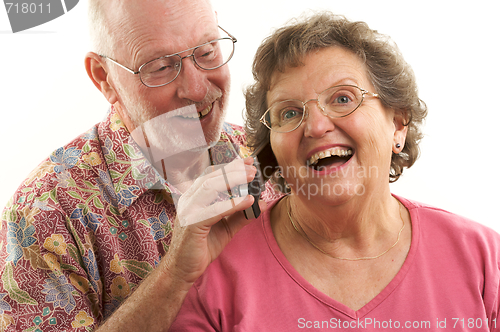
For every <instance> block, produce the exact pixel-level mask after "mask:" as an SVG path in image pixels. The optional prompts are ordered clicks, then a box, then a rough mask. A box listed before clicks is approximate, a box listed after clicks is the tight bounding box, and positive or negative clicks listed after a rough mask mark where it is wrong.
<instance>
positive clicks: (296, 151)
mask: <svg viewBox="0 0 500 332" xmlns="http://www.w3.org/2000/svg"><path fill="white" fill-rule="evenodd" d="M303 64H304V65H303V66H299V67H294V68H290V67H289V68H287V69H286V70H285V71H284V72H276V73H275V74H274V75H273V77H272V84H271V88H270V90H269V91H268V93H267V102H268V105H272V104H273V103H275V102H278V101H283V100H286V99H297V100H301V101H306V100H310V99H316V98H318V94H319V93H321V92H322V91H324V90H325V89H327V88H329V87H332V86H336V85H355V86H358V87H360V88H362V89H365V90H368V91H370V92H373V93H375V89H374V87H373V85H372V84H371V83H370V80H369V79H368V74H367V70H366V67H365V65H364V64H363V63H362V62H361V60H360V59H359V58H358V57H357V56H356V55H355V54H353V53H352V52H350V51H349V50H346V49H344V48H342V47H329V48H325V49H321V50H319V51H313V52H311V53H310V54H308V55H307V56H306V57H305V59H304V60H303ZM306 107H307V113H308V117H307V118H306V119H304V121H303V122H302V123H301V125H300V126H299V127H298V128H297V129H295V130H294V131H291V132H288V133H275V132H271V147H272V149H273V152H274V155H275V156H276V159H277V161H278V164H279V165H280V166H281V167H282V169H283V172H282V173H283V177H284V178H285V180H286V181H287V183H288V184H289V185H290V186H291V188H292V191H293V193H294V194H296V195H299V196H305V197H306V198H307V199H309V198H312V197H315V198H316V199H321V200H326V201H327V202H328V203H330V204H342V202H345V201H346V200H349V199H351V198H353V197H356V196H358V197H359V196H360V195H365V194H370V193H372V194H376V193H377V192H380V191H381V190H388V189H389V170H390V163H391V156H392V152H393V150H394V151H396V150H395V149H396V148H395V145H396V143H400V144H401V146H404V137H405V136H406V127H404V126H402V124H401V121H399V117H395V113H394V111H393V110H392V109H388V108H385V107H384V106H383V105H382V103H381V101H380V100H379V99H378V98H377V97H373V96H371V95H369V94H367V95H366V96H365V98H364V100H363V102H362V104H361V105H360V106H359V108H358V109H357V110H356V111H355V112H354V113H352V114H350V115H349V116H347V117H344V118H330V117H327V116H325V115H324V114H323V113H322V111H321V110H320V108H319V107H318V104H317V103H316V102H315V101H310V102H308V103H307V105H306ZM329 155H332V156H330V157H329ZM318 158H319V159H318ZM316 159H318V162H317V163H316V165H315V166H311V163H313V164H314V162H315V160H316ZM327 202H325V203H327Z"/></svg>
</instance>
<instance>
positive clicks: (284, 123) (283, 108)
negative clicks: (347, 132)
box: [264, 85, 363, 132]
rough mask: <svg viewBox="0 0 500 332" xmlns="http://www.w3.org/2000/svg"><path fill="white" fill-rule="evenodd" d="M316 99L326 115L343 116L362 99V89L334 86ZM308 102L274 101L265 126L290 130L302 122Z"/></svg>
mask: <svg viewBox="0 0 500 332" xmlns="http://www.w3.org/2000/svg"><path fill="white" fill-rule="evenodd" d="M310 101H315V100H310ZM310 101H308V102H310ZM317 101H318V102H319V106H320V108H321V109H322V110H323V113H325V114H326V115H328V116H331V117H343V116H347V115H349V114H351V113H352V112H354V111H355V110H356V109H357V108H358V107H359V105H360V104H361V102H362V101H363V91H362V90H361V89H360V88H358V87H356V86H353V85H341V86H335V87H332V88H329V89H326V90H325V91H323V92H321V93H320V94H319V95H318V99H317ZM308 102H306V103H303V102H301V101H300V100H294V99H292V100H285V101H281V102H278V103H275V104H273V105H272V106H271V107H270V108H269V109H268V110H267V114H266V115H265V117H264V120H265V122H266V124H267V126H268V127H270V128H271V129H272V130H274V131H276V132H288V131H292V130H294V129H296V128H297V127H298V126H299V125H300V124H301V123H302V120H303V118H304V116H305V107H306V106H305V104H307V103H308Z"/></svg>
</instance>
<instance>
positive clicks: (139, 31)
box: [108, 0, 230, 144]
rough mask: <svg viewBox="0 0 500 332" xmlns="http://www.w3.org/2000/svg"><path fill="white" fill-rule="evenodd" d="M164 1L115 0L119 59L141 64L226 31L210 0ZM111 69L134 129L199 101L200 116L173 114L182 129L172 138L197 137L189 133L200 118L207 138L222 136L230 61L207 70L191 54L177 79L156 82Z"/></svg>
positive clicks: (171, 125) (125, 114)
mask: <svg viewBox="0 0 500 332" xmlns="http://www.w3.org/2000/svg"><path fill="white" fill-rule="evenodd" d="M162 2H163V1H150V0H131V1H123V2H114V1H113V5H111V4H110V5H111V6H113V7H111V8H112V10H113V12H114V13H113V14H110V16H111V27H112V28H111V33H112V34H113V36H114V41H115V42H114V44H115V48H114V54H113V56H114V58H115V60H117V61H118V62H120V63H121V64H123V65H125V66H127V67H129V68H131V69H133V70H138V68H139V67H140V66H141V65H142V64H144V63H146V62H147V61H150V60H153V59H156V58H158V57H161V56H164V55H170V54H174V53H179V52H181V51H183V50H186V49H189V48H192V47H195V46H198V45H201V44H203V43H206V42H208V41H211V40H214V39H217V38H219V37H220V30H219V29H218V27H217V22H216V17H215V13H214V12H213V11H212V9H211V7H210V5H209V4H208V3H206V1H205V0H194V1H183V0H180V1H179V0H169V1H168V4H165V3H162ZM191 52H192V51H188V52H184V53H181V54H180V55H181V56H186V55H190V54H191ZM108 69H109V73H110V74H109V80H110V81H111V84H112V86H113V87H114V88H115V91H116V92H117V99H118V102H117V104H115V105H116V107H117V109H118V112H119V113H120V115H121V116H122V118H123V120H124V122H125V124H126V125H127V128H128V130H129V131H130V132H132V131H133V130H134V129H135V128H137V127H139V126H141V125H142V124H144V123H145V122H147V121H148V120H151V119H153V118H156V117H158V116H159V115H162V114H166V113H167V112H171V111H175V110H179V109H181V108H183V109H186V106H189V105H194V107H196V111H197V112H198V113H200V115H201V114H203V115H202V116H201V117H200V118H196V119H193V118H192V114H191V116H189V117H188V116H182V115H176V116H173V117H170V118H169V120H168V121H169V124H168V128H179V129H182V130H181V132H179V133H177V134H176V135H175V136H177V137H176V138H172V140H173V142H171V143H169V144H173V143H175V142H177V143H179V142H183V141H186V140H189V139H192V137H193V136H196V135H189V133H191V134H192V133H194V132H196V131H199V128H200V124H201V128H202V129H203V133H204V136H205V137H204V138H205V140H206V142H207V143H209V144H212V143H214V142H217V141H218V139H219V136H220V131H221V129H222V124H223V118H224V105H225V100H226V98H227V95H228V92H229V86H230V78H229V70H228V66H226V65H224V66H222V67H220V68H218V69H215V70H203V69H200V68H199V67H197V66H196V65H195V63H194V62H193V60H192V58H191V57H189V58H186V59H183V60H182V70H181V72H180V74H179V76H178V77H177V78H176V79H175V80H174V81H173V82H171V83H169V84H167V85H165V86H162V87H156V88H150V87H146V86H145V85H143V84H142V83H141V81H140V79H139V75H132V74H130V73H128V72H127V71H125V70H123V69H122V68H119V67H117V66H114V65H111V64H109V65H108ZM192 108H193V106H191V109H192ZM207 111H208V113H207ZM177 113H179V112H178V111H177V112H172V113H171V114H177ZM173 136H174V135H173ZM179 136H180V137H179ZM183 136H185V137H183ZM198 136H199V135H198Z"/></svg>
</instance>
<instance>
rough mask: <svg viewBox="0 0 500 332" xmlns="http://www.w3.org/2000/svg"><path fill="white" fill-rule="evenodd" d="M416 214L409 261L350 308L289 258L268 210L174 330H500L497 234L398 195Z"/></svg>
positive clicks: (192, 295)
mask: <svg viewBox="0 0 500 332" xmlns="http://www.w3.org/2000/svg"><path fill="white" fill-rule="evenodd" d="M395 197H396V198H397V199H399V200H400V201H401V202H402V203H403V204H404V205H405V206H406V208H407V209H408V210H409V212H410V216H411V222H412V224H411V227H412V242H411V247H410V251H409V253H408V257H407V258H406V261H405V262H404V264H403V266H402V268H401V270H400V271H399V272H398V273H397V275H396V276H395V277H394V279H393V280H392V281H391V282H390V283H389V285H387V287H385V289H383V290H382V292H381V293H380V294H378V295H377V296H376V297H375V298H374V299H373V300H371V301H370V302H369V303H368V304H366V305H365V306H364V307H362V308H361V309H359V310H357V311H354V310H352V309H350V308H348V307H347V306H345V305H343V304H341V303H339V302H337V301H335V300H333V299H332V298H330V297H328V296H327V295H325V294H323V293H322V292H320V291H319V290H317V289H316V288H314V287H313V286H312V285H311V284H310V283H309V282H308V281H306V280H305V279H304V278H303V277H302V276H301V275H300V274H299V273H298V272H297V271H296V270H295V268H294V267H293V266H292V265H291V264H290V263H289V262H288V261H287V259H286V258H285V256H284V254H283V253H282V252H281V250H280V249H279V247H278V244H277V242H276V240H275V238H274V236H273V232H272V229H271V224H270V210H271V207H272V206H274V205H275V204H276V202H277V201H274V202H273V203H271V204H269V209H268V210H267V212H266V213H263V214H262V215H261V217H259V218H258V219H257V220H256V221H255V222H252V223H251V224H249V225H248V226H246V227H245V228H244V229H242V230H241V231H240V232H239V233H238V234H237V235H236V236H235V237H234V239H233V240H232V241H231V242H230V243H229V245H228V246H227V247H226V248H225V249H224V251H223V252H222V253H221V255H220V256H219V258H217V260H215V261H214V262H213V263H212V264H211V265H210V266H209V267H208V269H207V270H206V271H205V273H204V274H203V275H202V276H201V277H200V278H199V279H198V280H197V282H196V283H195V284H194V286H193V287H192V288H191V290H190V292H189V294H188V296H187V298H186V300H185V302H184V305H183V307H182V309H181V311H180V313H179V315H178V316H177V319H176V321H175V323H174V325H173V326H172V328H171V331H189V332H192V331H249V332H260V331H273V332H274V331H304V330H315V331H329V330H352V331H356V330H357V331H387V330H400V329H413V330H421V331H422V330H427V331H442V330H448V331H500V319H498V318H497V315H498V308H499V280H500V268H499V262H500V260H499V258H500V257H499V254H500V235H498V234H497V233H495V232H494V231H493V230H491V229H489V228H487V227H485V226H482V225H480V224H478V223H475V222H472V221H470V220H468V219H466V218H463V217H460V216H457V215H455V214H452V213H450V212H447V211H444V210H441V209H437V208H434V207H431V206H427V205H424V204H421V203H417V202H414V201H410V200H407V199H404V198H401V197H398V196H395Z"/></svg>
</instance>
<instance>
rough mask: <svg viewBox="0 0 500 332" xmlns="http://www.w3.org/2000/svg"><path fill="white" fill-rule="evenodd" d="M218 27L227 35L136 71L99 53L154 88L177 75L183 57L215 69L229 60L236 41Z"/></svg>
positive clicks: (147, 64) (204, 66)
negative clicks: (182, 54) (186, 53)
mask: <svg viewBox="0 0 500 332" xmlns="http://www.w3.org/2000/svg"><path fill="white" fill-rule="evenodd" d="M219 29H221V30H222V31H224V32H225V33H226V34H227V35H228V37H222V38H218V39H214V40H212V41H209V42H207V43H204V44H201V45H199V46H196V47H192V48H189V49H187V50H184V51H182V52H179V53H175V54H170V55H165V56H162V57H159V58H157V59H154V60H151V61H148V62H146V63H144V64H142V65H141V66H140V67H139V69H138V70H137V71H134V70H132V69H130V68H128V67H126V66H124V65H122V64H120V63H118V62H117V61H116V60H114V59H112V58H110V57H108V56H105V55H101V57H103V58H106V59H108V60H109V61H111V62H112V63H114V64H116V65H118V66H120V67H122V68H123V69H125V70H127V71H128V72H130V73H132V74H134V75H139V78H140V80H141V82H142V83H143V84H144V85H145V86H148V87H151V88H156V87H160V86H164V85H167V84H169V83H171V82H172V81H174V80H175V79H176V78H177V76H179V74H180V72H181V69H182V60H183V59H186V58H190V57H191V58H192V59H193V61H194V63H195V64H196V65H197V66H198V67H199V68H201V69H204V70H213V69H217V68H219V67H222V66H224V65H225V64H226V63H227V62H228V61H229V60H231V58H232V57H233V54H234V43H236V41H237V40H236V38H235V37H234V36H233V35H231V34H230V33H229V32H227V31H226V30H224V29H223V28H221V27H220V26H219ZM188 51H192V52H191V54H188V55H186V56H183V57H182V56H180V55H179V54H181V53H185V52H188Z"/></svg>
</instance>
